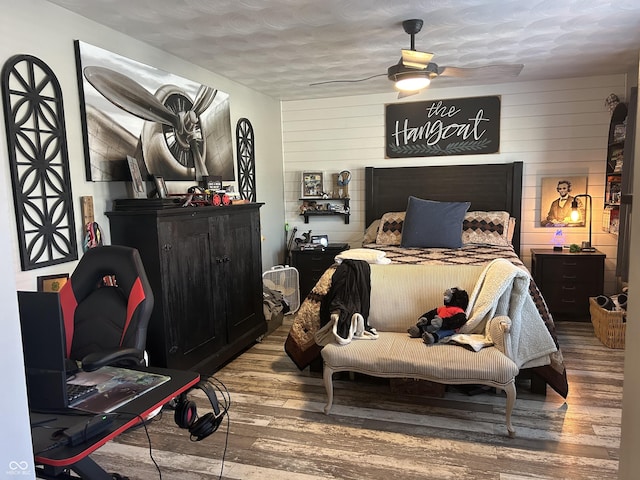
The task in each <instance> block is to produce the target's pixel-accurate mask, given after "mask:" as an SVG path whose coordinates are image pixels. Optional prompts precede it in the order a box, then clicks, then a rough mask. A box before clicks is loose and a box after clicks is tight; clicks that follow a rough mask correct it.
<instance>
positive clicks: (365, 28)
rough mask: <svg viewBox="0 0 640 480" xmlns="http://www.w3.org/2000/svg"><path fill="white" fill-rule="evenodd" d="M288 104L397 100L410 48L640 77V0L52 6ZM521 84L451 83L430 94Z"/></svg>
mask: <svg viewBox="0 0 640 480" xmlns="http://www.w3.org/2000/svg"><path fill="white" fill-rule="evenodd" d="M50 2H51V3H54V4H57V5H60V6H62V7H64V8H67V9H68V10H71V11H73V12H75V13H77V14H79V15H81V16H84V17H87V18H89V19H92V20H94V21H96V22H98V23H100V24H103V25H106V26H108V27H110V28H113V29H114V30H118V31H120V32H123V33H125V34H126V35H129V36H131V37H134V38H136V39H138V40H140V41H142V42H144V43H147V44H150V45H153V46H155V47H157V48H159V49H161V50H164V51H166V52H169V53H172V54H174V55H176V56H178V57H181V58H183V59H185V60H188V61H190V62H192V63H194V64H196V65H200V66H202V67H204V68H206V69H207V70H210V71H213V72H215V73H217V74H220V75H223V76H225V77H227V78H229V79H231V80H233V81H235V82H238V83H240V84H243V85H246V86H247V87H250V88H252V89H254V90H257V91H259V92H262V93H264V94H266V95H269V96H272V97H275V98H280V99H300V98H318V97H330V96H341V95H360V94H370V93H381V92H389V91H393V85H392V84H391V82H390V81H389V80H388V79H387V78H386V75H385V76H382V77H378V78H374V79H371V80H368V81H364V82H358V83H342V84H327V85H320V86H309V84H310V83H314V82H323V81H327V80H344V79H359V78H364V77H369V76H372V75H377V74H381V73H386V71H387V67H389V66H390V65H392V64H394V63H397V62H398V60H399V58H400V49H401V48H409V47H410V37H409V35H407V34H406V33H405V32H404V30H403V29H402V26H401V23H402V21H403V20H405V19H409V18H421V19H423V20H424V27H423V28H422V31H421V32H420V33H419V34H418V35H416V49H417V50H423V51H428V52H433V53H434V54H435V56H434V58H433V61H434V62H435V63H437V64H438V65H439V66H456V67H477V66H483V65H492V64H502V63H522V64H524V69H523V71H522V73H521V74H520V77H518V79H517V80H534V79H545V78H567V77H582V76H592V75H603V74H610V73H627V72H630V71H634V70H636V71H637V68H638V67H637V64H638V51H639V50H640V1H639V0H611V1H606V0H528V1H523V0H412V1H409V0H50ZM511 80H513V79H512V78H500V77H498V78H475V79H459V78H458V79H453V78H444V77H440V78H437V79H435V80H434V81H433V83H432V84H431V87H430V88H438V86H439V85H441V86H445V85H446V86H454V85H472V84H479V83H502V82H505V81H511Z"/></svg>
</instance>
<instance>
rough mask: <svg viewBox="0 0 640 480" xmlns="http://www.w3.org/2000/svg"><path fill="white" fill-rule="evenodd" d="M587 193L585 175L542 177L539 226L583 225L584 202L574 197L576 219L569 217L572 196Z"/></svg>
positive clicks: (582, 198) (582, 199)
mask: <svg viewBox="0 0 640 480" xmlns="http://www.w3.org/2000/svg"><path fill="white" fill-rule="evenodd" d="M581 193H587V177H586V176H563V177H544V178H543V179H542V182H541V195H540V226H541V227H556V228H557V227H584V225H585V223H584V214H585V202H584V198H585V197H581V198H578V199H576V201H577V204H578V212H579V213H580V215H579V218H578V220H577V221H576V220H572V219H571V210H572V206H571V205H572V202H573V200H574V196H575V195H578V194H581Z"/></svg>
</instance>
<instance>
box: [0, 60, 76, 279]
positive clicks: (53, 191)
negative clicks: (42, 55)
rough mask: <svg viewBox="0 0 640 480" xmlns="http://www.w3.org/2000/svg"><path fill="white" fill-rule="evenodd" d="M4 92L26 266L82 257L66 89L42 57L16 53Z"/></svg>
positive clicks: (7, 70) (4, 73)
mask: <svg viewBox="0 0 640 480" xmlns="http://www.w3.org/2000/svg"><path fill="white" fill-rule="evenodd" d="M2 97H3V100H4V116H5V124H6V129H7V145H8V147H9V164H10V167H11V180H12V183H13V200H14V206H15V211H16V223H17V227H18V243H19V246H20V262H21V265H22V269H23V270H32V269H35V268H40V267H46V266H49V265H56V264H59V263H65V262H69V261H72V260H76V259H77V258H78V248H77V241H76V232H75V224H74V219H73V202H72V195H71V176H70V173H69V155H68V151H67V138H66V130H65V122H64V107H63V104H62V91H61V89H60V84H59V83H58V79H57V78H56V76H55V75H54V74H53V71H52V70H51V69H50V68H49V67H48V66H47V65H46V64H45V63H44V62H43V61H42V60H40V59H38V58H36V57H33V56H30V55H15V56H13V57H11V58H10V59H9V60H7V62H6V63H5V64H4V67H3V69H2Z"/></svg>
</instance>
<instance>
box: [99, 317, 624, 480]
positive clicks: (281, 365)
mask: <svg viewBox="0 0 640 480" xmlns="http://www.w3.org/2000/svg"><path fill="white" fill-rule="evenodd" d="M557 329H558V335H559V341H560V345H561V346H562V351H563V353H564V357H565V363H566V365H567V369H568V376H569V388H570V391H569V397H568V399H567V401H566V402H565V401H564V400H563V399H562V398H561V397H560V396H558V395H557V394H556V393H555V392H553V391H551V390H550V389H549V391H548V393H547V396H546V398H545V397H542V396H541V395H533V394H531V393H529V392H527V391H526V387H527V385H526V384H523V385H519V386H518V400H517V401H516V406H515V410H514V417H513V423H514V426H515V428H516V432H517V433H516V435H517V436H516V438H514V439H510V438H508V437H507V435H506V427H505V425H504V405H505V401H504V400H505V398H504V397H503V396H501V395H497V394H495V393H493V392H487V393H481V394H479V395H474V396H469V395H466V394H465V393H463V392H461V391H456V390H454V389H453V388H452V389H449V390H448V391H447V393H446V395H445V397H444V398H428V397H425V396H408V395H402V396H399V395H397V394H392V393H390V389H389V384H388V381H386V380H381V379H371V378H362V377H358V378H357V379H356V380H355V381H352V380H349V379H348V378H344V379H339V380H336V381H335V382H334V383H335V403H334V407H333V409H332V414H331V415H329V416H327V415H324V413H322V407H323V406H324V402H325V391H324V386H323V383H322V378H321V375H319V374H316V373H310V372H309V371H308V369H307V370H306V371H304V372H300V371H298V369H297V368H296V367H295V366H294V364H293V363H292V362H291V361H290V360H289V358H288V357H287V356H286V354H285V353H284V351H283V344H284V340H285V337H286V334H287V332H288V325H287V321H286V320H285V325H283V326H282V327H280V328H279V329H277V330H276V331H275V332H274V333H273V334H271V335H270V336H268V337H267V338H265V339H264V341H263V342H262V343H259V344H256V345H255V346H253V347H252V348H251V349H250V350H248V351H246V352H245V353H243V354H242V355H241V356H239V357H238V358H237V359H235V360H234V361H233V362H231V363H230V364H229V365H227V366H226V367H224V368H223V369H222V370H220V371H219V372H218V373H217V374H216V378H218V379H219V380H221V381H222V382H224V383H225V384H226V386H227V387H228V389H229V391H230V393H231V400H232V405H231V409H230V411H229V423H228V424H227V423H226V421H225V423H223V425H222V426H221V428H220V429H219V430H218V431H217V432H216V433H215V434H213V435H212V436H210V437H209V438H207V439H205V440H203V441H201V442H190V441H189V438H188V432H187V431H185V430H181V429H179V428H178V427H177V426H176V425H175V423H174V421H173V414H172V412H171V411H170V410H168V411H164V412H163V413H162V416H161V418H156V419H154V420H153V421H152V422H151V423H150V424H149V426H148V431H149V435H150V438H151V448H152V454H153V458H154V459H155V461H156V462H157V463H158V465H159V467H160V470H161V472H162V478H163V479H165V480H169V479H171V480H204V479H207V480H211V479H216V478H224V479H242V480H251V479H260V480H265V479H266V480H270V479H274V480H319V479H368V480H389V479H391V478H399V479H403V480H413V479H455V480H461V479H472V480H476V479H478V480H480V479H482V480H485V479H492V480H497V479H499V480H522V479H534V478H535V479H538V480H540V479H554V480H557V479H576V480H578V479H579V480H585V479H597V480H600V479H602V478H612V477H613V478H615V477H616V476H617V469H618V448H619V442H620V417H621V402H622V380H623V351H622V350H611V349H609V348H606V347H605V346H603V345H602V344H601V343H600V342H599V341H598V339H597V338H595V337H594V336H593V329H592V327H591V324H590V323H578V322H565V323H560V322H559V323H558V325H557ZM425 348H426V347H425ZM192 398H193V399H195V400H196V402H197V404H198V409H199V412H200V413H204V412H207V411H210V408H208V407H207V403H206V399H205V397H204V395H203V394H201V392H199V391H198V392H197V394H196V393H194V394H192ZM227 434H228V436H227ZM225 444H227V449H226V458H225V460H224V473H223V474H222V477H220V472H221V459H222V457H223V452H224V450H225ZM93 458H94V459H95V460H96V461H97V462H98V463H99V464H100V465H102V466H103V467H105V468H107V470H109V471H114V472H118V473H120V474H122V475H127V476H128V477H129V478H130V479H131V480H134V479H138V480H149V479H154V478H160V477H159V474H158V471H157V470H156V467H155V466H154V465H153V463H152V460H151V458H150V456H149V443H148V440H147V437H146V435H145V431H144V429H142V428H139V429H137V430H135V431H131V432H127V433H126V434H124V435H122V436H120V437H119V438H118V440H117V441H114V442H111V443H109V444H107V445H105V446H104V447H102V448H101V449H100V450H98V451H97V452H96V453H95V454H94V455H93Z"/></svg>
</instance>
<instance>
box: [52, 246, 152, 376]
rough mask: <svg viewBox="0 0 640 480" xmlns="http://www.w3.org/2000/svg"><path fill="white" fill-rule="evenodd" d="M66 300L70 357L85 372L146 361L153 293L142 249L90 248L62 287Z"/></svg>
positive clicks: (66, 338)
mask: <svg viewBox="0 0 640 480" xmlns="http://www.w3.org/2000/svg"><path fill="white" fill-rule="evenodd" d="M60 302H61V306H62V313H63V318H64V329H65V341H66V355H67V358H68V359H70V360H72V361H74V362H81V364H82V369H83V370H85V371H92V370H96V369H97V368H100V367H102V366H104V365H117V366H127V365H129V366H132V365H143V364H144V350H145V347H146V341H147V325H148V323H149V318H150V316H151V311H152V310H153V292H152V291H151V287H150V285H149V281H148V280H147V275H146V273H145V271H144V267H143V265H142V260H141V259H140V254H139V253H138V250H136V249H135V248H131V247H124V246H120V245H110V246H100V247H95V248H92V249H89V250H87V252H86V253H85V254H84V255H83V256H82V258H81V259H80V262H79V263H78V265H77V266H76V268H75V270H74V271H73V273H72V274H71V277H70V278H69V281H67V283H66V284H65V285H64V286H63V287H62V289H61V290H60ZM72 363H73V362H72Z"/></svg>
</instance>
